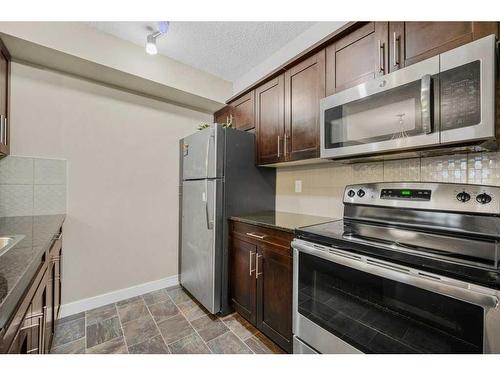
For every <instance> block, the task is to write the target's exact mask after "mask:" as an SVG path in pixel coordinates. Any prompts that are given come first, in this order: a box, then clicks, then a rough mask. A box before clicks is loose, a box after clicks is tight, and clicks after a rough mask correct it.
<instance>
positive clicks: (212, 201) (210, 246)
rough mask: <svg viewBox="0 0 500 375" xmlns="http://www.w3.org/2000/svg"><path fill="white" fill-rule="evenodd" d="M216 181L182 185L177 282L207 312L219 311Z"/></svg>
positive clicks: (219, 193)
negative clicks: (179, 259) (179, 269)
mask: <svg viewBox="0 0 500 375" xmlns="http://www.w3.org/2000/svg"><path fill="white" fill-rule="evenodd" d="M221 198H222V182H221V181H220V180H207V179H205V180H195V181H184V182H183V186H182V229H181V241H182V243H181V255H180V256H181V262H180V263H181V277H180V281H181V284H182V286H183V287H184V288H186V289H187V290H188V291H189V292H190V293H191V294H192V295H193V296H194V297H195V298H196V299H197V300H198V302H200V303H201V304H202V305H203V306H205V308H206V309H207V310H209V311H210V312H211V313H216V312H218V311H219V310H220V298H221V297H220V295H221V281H220V273H221V271H220V267H221V256H222V254H221V243H220V242H221V235H220V232H221V229H222V228H221V222H222V216H221V211H222V207H220V203H221V201H222V199H221Z"/></svg>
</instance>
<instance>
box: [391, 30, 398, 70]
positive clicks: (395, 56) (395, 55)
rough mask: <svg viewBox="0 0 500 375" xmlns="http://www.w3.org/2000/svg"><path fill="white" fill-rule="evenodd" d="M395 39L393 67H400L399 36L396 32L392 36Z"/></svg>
mask: <svg viewBox="0 0 500 375" xmlns="http://www.w3.org/2000/svg"><path fill="white" fill-rule="evenodd" d="M392 38H393V43H394V48H393V49H392V52H393V61H394V62H393V64H392V65H393V66H398V65H399V36H397V35H396V32H394V33H393V34H392Z"/></svg>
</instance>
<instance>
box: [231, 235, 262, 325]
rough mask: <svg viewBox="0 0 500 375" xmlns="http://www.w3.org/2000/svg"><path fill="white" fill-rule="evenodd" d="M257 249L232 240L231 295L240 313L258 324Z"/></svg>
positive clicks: (240, 241) (249, 244)
mask: <svg viewBox="0 0 500 375" xmlns="http://www.w3.org/2000/svg"><path fill="white" fill-rule="evenodd" d="M256 257H257V247H256V246H255V245H253V244H251V243H248V242H245V241H242V240H239V239H237V238H234V236H233V237H232V238H231V252H230V293H231V302H232V304H233V306H236V308H237V310H238V312H239V313H240V315H241V316H243V317H244V318H245V319H246V320H248V321H249V322H250V323H252V324H256V323H257V321H256V300H255V298H256V293H255V289H256V284H255V260H256Z"/></svg>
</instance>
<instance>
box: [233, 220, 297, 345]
mask: <svg viewBox="0 0 500 375" xmlns="http://www.w3.org/2000/svg"><path fill="white" fill-rule="evenodd" d="M292 238H293V235H292V234H291V233H288V232H283V231H279V230H273V229H268V228H261V227H258V226H254V225H248V224H243V223H239V222H234V221H233V222H231V248H230V284H231V286H230V290H231V301H232V306H233V308H234V309H235V310H236V311H237V312H238V313H239V314H240V315H241V316H243V317H244V318H245V319H247V320H248V321H249V322H250V323H252V324H253V325H254V326H255V327H256V328H257V329H259V330H260V331H261V332H262V333H264V334H265V335H266V336H267V337H269V338H270V339H271V340H273V341H274V342H275V343H276V344H278V345H279V346H281V347H282V348H283V349H284V350H285V351H287V352H289V353H291V352H292V255H291V247H290V243H291V241H292Z"/></svg>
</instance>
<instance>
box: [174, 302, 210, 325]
mask: <svg viewBox="0 0 500 375" xmlns="http://www.w3.org/2000/svg"><path fill="white" fill-rule="evenodd" d="M177 307H178V308H179V310H181V311H182V313H183V314H184V316H185V317H186V319H187V320H189V321H192V320H195V319H198V318H201V317H202V316H204V315H207V314H208V311H207V310H205V309H204V308H203V307H201V306H200V305H198V304H197V303H196V302H195V301H192V300H190V301H186V302H182V303H178V304H177Z"/></svg>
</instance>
